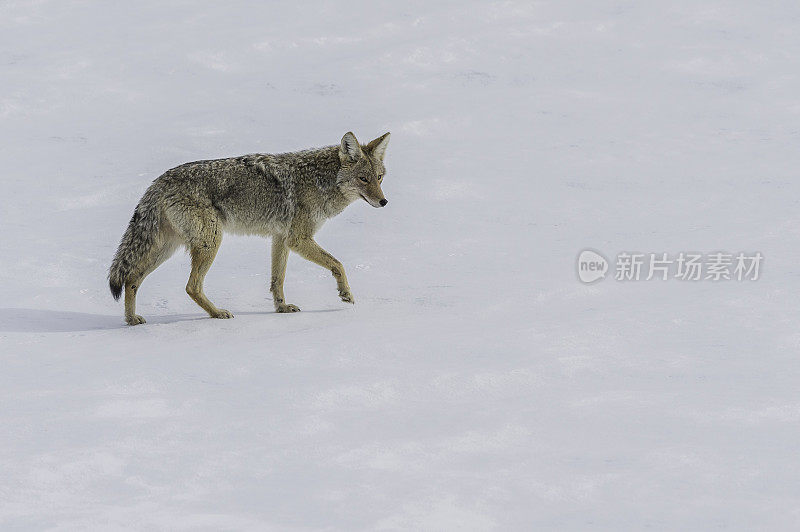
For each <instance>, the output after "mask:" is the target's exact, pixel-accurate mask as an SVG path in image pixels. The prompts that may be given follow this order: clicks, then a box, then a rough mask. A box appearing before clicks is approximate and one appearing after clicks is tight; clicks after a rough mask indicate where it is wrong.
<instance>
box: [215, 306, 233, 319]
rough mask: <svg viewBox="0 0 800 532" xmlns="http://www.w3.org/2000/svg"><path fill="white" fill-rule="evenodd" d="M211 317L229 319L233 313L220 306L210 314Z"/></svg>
mask: <svg viewBox="0 0 800 532" xmlns="http://www.w3.org/2000/svg"><path fill="white" fill-rule="evenodd" d="M211 317H212V318H217V319H220V320H229V319H231V318H232V317H233V314H231V313H230V312H229V311H227V310H225V309H224V308H221V309H217V311H216V312H214V313H213V314H211Z"/></svg>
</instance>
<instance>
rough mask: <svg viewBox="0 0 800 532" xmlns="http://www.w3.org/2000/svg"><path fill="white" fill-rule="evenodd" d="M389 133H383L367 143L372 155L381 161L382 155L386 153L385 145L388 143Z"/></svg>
mask: <svg viewBox="0 0 800 532" xmlns="http://www.w3.org/2000/svg"><path fill="white" fill-rule="evenodd" d="M390 136H391V133H384V134H383V135H381V136H380V137H378V138H377V139H375V140H373V141H371V142H370V143H369V144H367V149H368V150H369V151H370V152H372V156H373V157H375V158H376V159H378V160H379V161H383V156H384V155H386V145H387V144H389V137H390Z"/></svg>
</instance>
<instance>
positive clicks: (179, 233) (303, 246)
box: [108, 132, 389, 325]
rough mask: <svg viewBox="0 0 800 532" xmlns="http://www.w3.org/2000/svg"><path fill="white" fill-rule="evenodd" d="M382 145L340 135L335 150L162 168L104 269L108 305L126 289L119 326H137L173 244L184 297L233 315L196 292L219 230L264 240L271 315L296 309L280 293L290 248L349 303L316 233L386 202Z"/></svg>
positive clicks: (383, 140) (341, 277) (340, 275)
mask: <svg viewBox="0 0 800 532" xmlns="http://www.w3.org/2000/svg"><path fill="white" fill-rule="evenodd" d="M388 143H389V133H386V134H384V135H382V136H380V137H378V138H376V139H375V140H373V141H372V142H369V143H368V144H364V145H361V144H359V142H358V141H357V140H356V137H355V135H353V133H350V132H348V133H346V134H345V135H344V136H343V137H342V140H341V142H340V143H339V145H338V146H329V147H326V148H319V149H312V150H305V151H299V152H294V153H283V154H277V155H270V154H253V155H243V156H241V157H233V158H230V159H216V160H210V161H197V162H193V163H186V164H183V165H181V166H178V167H176V168H173V169H171V170H168V171H167V172H165V173H164V174H163V175H162V176H160V177H158V178H157V179H156V180H155V181H153V183H152V184H151V185H150V187H149V188H148V189H147V191H146V192H145V193H144V195H143V196H142V199H141V200H140V201H139V204H138V205H137V206H136V210H135V211H134V213H133V217H132V218H131V221H130V223H128V228H127V229H126V230H125V234H123V235H122V240H121V242H120V244H119V248H118V249H117V253H116V255H114V260H113V261H112V262H111V268H110V269H109V272H108V281H109V286H110V287H111V294H112V295H113V296H114V299H116V300H119V298H120V296H121V295H122V290H123V288H124V289H125V321H126V322H127V323H128V324H129V325H138V324H140V323H145V320H144V318H142V317H141V316H138V315H137V314H136V293H137V291H138V290H139V287H140V286H141V285H142V281H143V280H144V278H145V277H146V276H147V275H148V274H149V273H150V272H152V271H153V270H155V269H156V268H157V267H158V266H159V265H160V264H161V263H163V262H164V261H165V260H167V259H168V258H169V257H170V256H172V254H173V253H174V252H175V250H176V249H177V248H178V247H180V245H181V244H183V245H184V246H186V248H187V249H188V251H189V254H190V255H191V258H192V272H191V274H190V275H189V282H188V283H187V285H186V292H187V293H188V294H189V296H190V297H191V298H192V299H193V300H194V301H195V302H196V303H197V304H198V305H200V306H201V307H202V308H203V310H205V311H206V312H208V314H209V315H210V316H211V317H212V318H232V317H233V314H231V313H230V312H228V311H227V310H224V309H221V308H217V307H216V306H215V305H214V304H213V303H212V302H211V301H210V300H209V299H208V298H207V297H206V295H205V293H203V278H204V277H205V276H206V273H207V272H208V269H209V268H210V267H211V263H212V262H213V261H214V257H215V256H216V254H217V250H218V249H219V246H220V243H221V241H222V233H223V232H231V233H237V234H248V235H261V236H271V237H272V277H271V282H270V291H271V292H272V300H273V302H274V305H275V310H276V311H277V312H297V311H299V310H300V309H299V308H298V307H297V306H295V305H290V304H289V303H287V302H286V300H285V298H284V295H283V280H284V277H285V274H286V259H287V257H288V255H289V250H292V251H294V252H296V253H298V254H299V255H300V256H301V257H303V258H305V259H307V260H310V261H311V262H314V263H316V264H319V265H320V266H322V267H323V268H326V269H328V270H330V271H331V273H332V274H333V276H334V278H335V279H336V286H337V287H338V289H339V297H340V298H341V299H342V301H344V302H346V303H354V302H355V300H354V299H353V294H351V293H350V285H349V284H348V283H347V276H346V275H345V273H344V266H342V263H341V262H339V261H338V260H336V258H334V257H333V255H331V254H330V253H328V252H327V251H325V250H324V249H322V248H321V247H320V246H319V244H317V243H316V242H315V241H314V234H315V233H316V232H317V230H318V229H319V228H320V226H322V224H323V223H324V222H325V220H327V219H328V218H333V217H334V216H336V215H337V214H339V213H340V212H342V211H343V210H344V208H345V207H347V206H348V205H349V204H350V203H352V202H354V201H356V200H357V199H359V198H361V199H363V200H365V201H366V202H367V203H369V204H370V205H372V206H373V207H384V206H385V205H386V204H387V203H388V202H387V200H386V198H385V197H384V196H383V191H382V190H381V182H382V180H383V176H384V174H385V173H386V169H385V168H384V166H383V158H384V155H385V154H386V146H387V144H388Z"/></svg>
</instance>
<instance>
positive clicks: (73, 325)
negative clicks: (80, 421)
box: [0, 308, 342, 333]
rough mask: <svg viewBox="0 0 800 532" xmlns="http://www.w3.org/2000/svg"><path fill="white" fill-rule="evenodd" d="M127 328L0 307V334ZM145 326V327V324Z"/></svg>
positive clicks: (113, 320) (97, 318) (82, 316)
mask: <svg viewBox="0 0 800 532" xmlns="http://www.w3.org/2000/svg"><path fill="white" fill-rule="evenodd" d="M340 310H342V309H320V310H310V311H304V313H306V314H313V313H322V312H337V311H340ZM234 314H241V315H244V316H247V315H262V314H263V315H266V314H275V312H274V311H264V312H252V311H251V312H246V311H244V312H234ZM210 319H211V318H209V317H208V316H207V315H205V314H199V313H198V314H172V315H169V316H147V323H150V324H157V323H177V322H180V321H192V320H210ZM128 327H129V326H128V325H126V324H125V320H124V318H123V317H122V316H121V315H114V316H110V315H104V314H89V313H86V312H69V311H64V310H39V309H30V308H0V332H34V333H46V332H81V331H96V330H104V329H106V330H107V329H125V328H128ZM145 327H147V325H145Z"/></svg>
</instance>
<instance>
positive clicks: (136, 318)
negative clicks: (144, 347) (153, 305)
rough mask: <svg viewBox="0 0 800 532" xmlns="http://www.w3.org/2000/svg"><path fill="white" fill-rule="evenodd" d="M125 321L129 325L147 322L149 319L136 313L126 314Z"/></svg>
mask: <svg viewBox="0 0 800 532" xmlns="http://www.w3.org/2000/svg"><path fill="white" fill-rule="evenodd" d="M125 323H127V324H128V325H141V324H142V323H147V320H145V319H144V318H143V317H141V316H139V315H138V314H134V315H133V316H125Z"/></svg>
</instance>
